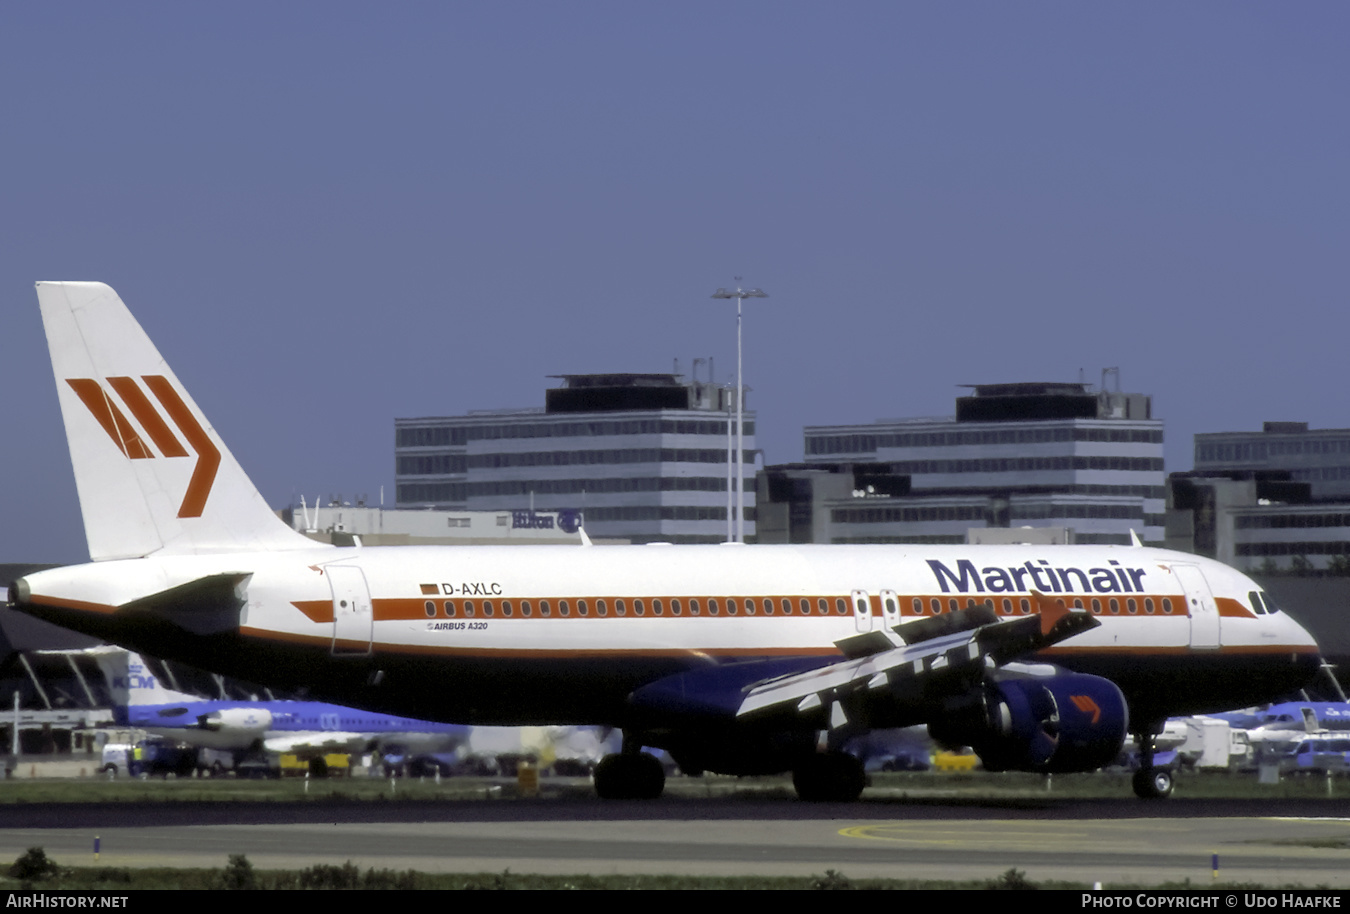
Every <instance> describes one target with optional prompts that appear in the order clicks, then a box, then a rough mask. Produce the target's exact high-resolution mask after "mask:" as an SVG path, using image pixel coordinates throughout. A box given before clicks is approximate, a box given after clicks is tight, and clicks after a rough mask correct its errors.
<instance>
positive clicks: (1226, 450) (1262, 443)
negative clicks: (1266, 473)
mask: <svg viewBox="0 0 1350 914" xmlns="http://www.w3.org/2000/svg"><path fill="white" fill-rule="evenodd" d="M1195 469H1196V471H1197V472H1203V473H1213V472H1226V471H1245V472H1253V471H1257V470H1288V471H1289V474H1290V478H1291V479H1292V480H1293V481H1294V482H1306V483H1308V485H1309V486H1310V487H1311V497H1312V498H1314V499H1328V498H1339V499H1350V428H1325V429H1309V428H1308V423H1306V422H1266V423H1264V424H1263V426H1262V428H1261V431H1259V432H1207V433H1204V434H1200V435H1196V436H1195Z"/></svg>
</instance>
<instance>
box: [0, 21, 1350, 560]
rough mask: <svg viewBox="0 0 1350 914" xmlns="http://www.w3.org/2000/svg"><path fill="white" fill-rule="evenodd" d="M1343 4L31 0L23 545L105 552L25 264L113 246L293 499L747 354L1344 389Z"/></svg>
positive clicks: (811, 417) (1158, 408) (188, 370)
mask: <svg viewBox="0 0 1350 914" xmlns="http://www.w3.org/2000/svg"><path fill="white" fill-rule="evenodd" d="M1347 34H1350V9H1347V8H1346V7H1345V6H1344V5H1340V4H1332V3H1307V4H1299V5H1295V6H1290V5H1286V4H1274V3H1264V4H1257V3H1241V2H1223V3H1217V2H1195V3H1186V4H1174V3H1141V4H1115V5H1109V4H1083V3H1068V2H1065V3H1034V2H1032V3H1016V4H1011V3H1001V2H1000V3H986V2H963V3H899V2H889V3H845V4H828V5H827V4H823V3H793V2H781V0H780V2H763V3H751V2H740V3H737V2H729V3H728V2H718V3H700V2H681V3H678V4H677V3H667V4H656V3H631V2H630V3H617V2H616V3H602V2H572V3H543V2H537V3H526V2H495V3H410V2H403V3H392V4H374V3H360V4H358V3H342V2H325V3H307V2H292V3H285V4H274V3H248V2H242V3H233V4H177V3H163V4H160V3H117V4H107V3H61V4H56V3H49V4H8V5H6V6H5V7H4V8H3V10H0V86H3V89H0V124H3V130H4V144H3V154H2V155H3V163H4V170H3V177H0V308H2V309H3V310H2V311H0V313H2V314H3V315H4V316H5V319H4V323H3V329H0V398H3V400H2V402H3V410H4V411H3V417H4V425H3V428H4V431H3V433H2V437H0V440H3V442H4V448H3V456H2V457H0V461H3V463H0V467H3V469H4V472H3V473H2V474H0V485H2V486H3V487H4V495H3V504H4V517H3V523H0V560H7V561H76V560H80V559H82V558H84V556H85V551H84V541H83V534H82V530H81V527H80V522H79V511H78V503H77V501H76V496H75V488H74V483H73V480H72V478H71V474H70V466H69V460H68V458H67V457H66V452H65V444H64V437H63V435H62V432H61V427H60V421H59V416H58V413H57V405H56V397H55V392H54V385H53V381H52V377H51V373H50V369H49V367H48V363H47V355H46V350H45V343H44V340H43V336H42V329H41V324H40V321H39V318H38V311H37V301H36V296H35V295H34V293H33V288H32V283H33V282H34V281H35V280H38V279H80V280H100V281H104V282H108V283H110V284H111V285H113V287H114V288H116V289H117V290H118V292H119V293H120V294H121V295H122V297H123V299H124V300H125V301H126V302H127V303H128V304H129V305H130V307H131V309H132V311H133V312H134V313H135V314H136V315H137V317H138V318H139V319H140V321H141V323H142V324H143V325H144V326H145V327H146V329H147V330H148V331H149V332H150V334H151V336H152V337H153V338H154V339H155V341H156V342H157V344H158V345H159V347H160V349H161V351H162V352H163V353H164V354H165V356H166V357H167V358H168V360H169V362H170V364H172V365H173V367H174V369H175V371H176V372H177V373H178V375H179V377H180V378H181V379H182V380H183V382H184V383H185V384H186V385H187V387H188V388H189V390H191V392H192V394H193V396H194V397H195V398H196V400H197V402H198V404H199V405H200V406H201V407H202V408H203V409H204V410H205V412H206V414H207V416H208V417H209V418H210V419H211V421H212V423H213V424H214V426H215V427H216V429H217V430H218V431H219V432H221V434H222V435H223V436H224V438H225V440H226V441H227V442H228V444H229V445H230V447H231V449H232V450H233V451H234V453H235V455H236V456H237V457H238V458H239V460H240V462H241V463H242V464H243V465H244V467H245V468H246V469H247V470H248V471H249V473H250V474H251V475H252V476H253V478H254V480H255V482H257V484H258V485H259V487H260V488H261V490H262V492H263V494H264V495H265V496H266V497H267V499H268V500H269V502H271V503H272V504H273V505H274V506H278V507H280V506H282V505H285V504H287V503H289V502H290V501H291V500H292V498H298V496H299V495H300V494H302V493H303V494H305V495H306V496H307V497H309V498H312V497H313V496H315V495H323V496H325V497H326V496H328V495H330V494H336V493H342V494H344V495H346V496H348V497H350V496H353V495H356V494H360V493H368V494H369V495H370V496H371V498H377V497H378V492H379V488H380V486H381V485H383V486H385V490H386V494H387V498H388V499H389V501H390V502H392V483H393V420H394V417H396V416H417V415H450V414H457V413H462V412H465V411H467V410H470V409H480V408H490V407H505V406H535V405H542V403H543V390H544V388H545V387H546V386H547V385H548V384H549V383H551V382H549V381H548V380H547V379H546V376H548V375H552V374H562V373H569V372H570V373H579V372H588V371H666V370H670V367H671V366H672V362H673V360H674V359H676V358H678V359H680V360H681V364H682V366H684V367H685V368H686V369H687V367H688V366H689V363H690V360H692V359H693V358H695V357H707V356H712V357H714V358H715V360H716V365H717V370H718V374H719V375H720V376H722V377H723V378H726V377H729V375H730V373H731V372H732V371H733V370H734V362H735V342H734V340H735V336H734V334H735V322H734V316H733V314H732V310H731V309H729V308H728V307H727V305H726V303H723V302H715V301H713V300H711V299H710V298H709V297H708V296H709V295H710V294H711V292H712V291H713V290H715V289H716V288H717V287H718V286H724V285H730V284H732V283H733V277H734V276H736V275H740V276H743V277H745V281H746V283H747V284H751V285H758V286H762V287H763V288H764V289H765V290H767V291H768V292H769V294H770V295H771V298H769V299H768V300H766V301H762V302H751V303H749V304H748V305H747V323H746V356H745V357H746V375H747V383H748V384H750V385H751V386H752V387H753V388H754V389H753V392H752V394H751V405H752V406H754V407H755V408H757V409H758V411H759V431H760V435H759V438H760V443H761V445H762V446H763V447H764V448H765V451H766V456H767V458H768V460H769V461H770V462H785V461H791V460H799V459H801V447H802V444H801V429H802V426H803V425H814V424H831V423H851V422H870V421H871V420H873V419H877V418H882V417H897V416H918V415H944V414H949V413H951V411H952V407H953V400H954V397H955V396H956V395H958V393H960V390H959V388H958V386H957V385H960V384H967V383H980V382H999V381H1010V380H1070V381H1071V380H1076V379H1077V378H1078V377H1079V371H1080V369H1081V370H1082V371H1083V373H1084V375H1085V377H1086V378H1087V379H1088V380H1090V381H1096V380H1098V379H1099V378H1100V371H1101V369H1102V368H1104V367H1108V366H1119V368H1120V374H1121V378H1122V381H1123V386H1124V387H1125V388H1127V389H1130V390H1136V391H1143V392H1147V393H1151V394H1152V395H1153V397H1154V410H1155V415H1157V416H1159V417H1161V418H1163V419H1165V420H1166V422H1167V426H1166V435H1167V442H1168V443H1167V468H1168V470H1183V469H1188V468H1189V467H1190V465H1191V436H1192V435H1194V434H1195V433H1196V432H1201V431H1225V430H1234V429H1256V428H1259V427H1260V423H1261V422H1262V421H1263V420H1265V419H1293V420H1303V421H1308V422H1310V423H1312V424H1313V425H1314V426H1315V427H1345V426H1350V416H1347V415H1346V406H1345V403H1344V392H1343V391H1344V387H1345V378H1346V376H1347V375H1346V370H1345V348H1346V346H1345V343H1346V336H1347V334H1346V329H1347V318H1346V317H1345V316H1344V312H1345V301H1344V299H1345V293H1346V288H1347V281H1346V279H1347V277H1346V273H1347V265H1350V258H1348V257H1347V256H1346V255H1347V247H1348V245H1347V242H1348V241H1350V224H1348V222H1350V205H1347V204H1350V200H1348V199H1347V197H1348V196H1350V193H1348V192H1347V191H1348V187H1350V183H1348V182H1347V176H1346V170H1347V165H1346V163H1347V161H1350V157H1348V156H1347V152H1348V151H1350V150H1348V148H1347V147H1350V143H1348V142H1347V140H1348V139H1350V124H1348V122H1347V114H1346V112H1347V106H1346V99H1347V98H1350V78H1348V76H1350V73H1348V72H1347V71H1348V70H1350V55H1347V54H1346V53H1345V40H1346V36H1347Z"/></svg>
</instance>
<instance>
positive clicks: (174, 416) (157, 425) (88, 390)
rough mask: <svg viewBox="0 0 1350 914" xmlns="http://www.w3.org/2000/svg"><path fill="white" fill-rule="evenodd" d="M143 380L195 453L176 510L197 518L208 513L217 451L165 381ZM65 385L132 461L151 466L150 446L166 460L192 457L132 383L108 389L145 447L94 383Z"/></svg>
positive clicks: (125, 380)
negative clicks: (138, 426) (185, 486)
mask: <svg viewBox="0 0 1350 914" xmlns="http://www.w3.org/2000/svg"><path fill="white" fill-rule="evenodd" d="M141 380H142V381H143V382H144V383H145V386H146V387H147V388H148V389H149V390H150V393H152V394H154V395H155V399H156V400H158V401H159V404H160V406H161V407H162V408H163V410H164V412H165V413H167V415H168V417H169V421H171V422H172V423H173V424H174V425H176V426H177V427H178V431H179V432H180V433H181V434H182V435H183V437H184V438H186V439H187V443H188V444H189V445H191V446H192V448H194V449H195V450H196V451H197V466H196V467H195V468H194V469H193V471H192V478H191V479H190V480H188V487H187V492H186V493H184V495H183V503H182V504H181V505H180V506H179V508H178V516H179V517H201V516H202V510H203V509H204V508H205V507H206V499H207V498H209V497H210V495H211V487H212V486H213V485H214V484H215V481H216V470H217V469H219V468H220V450H219V449H218V448H217V447H216V446H215V445H214V444H212V443H211V438H210V436H209V435H207V434H206V430H205V429H204V428H202V426H201V423H200V422H198V421H197V418H196V417H195V416H193V415H192V410H190V409H188V406H187V404H186V403H184V402H183V398H182V397H180V396H179V395H178V391H176V390H174V389H173V385H172V384H170V383H169V380H168V379H167V378H165V377H164V376H163V375H143V376H142V377H141ZM66 383H67V384H69V385H70V387H71V389H72V390H74V391H75V395H76V396H77V397H79V398H80V402H81V403H83V404H84V405H85V408H86V409H88V410H89V412H90V413H91V414H92V415H93V417H94V419H95V420H96V421H97V422H98V424H99V425H100V426H101V427H102V428H103V430H104V431H105V432H107V433H108V437H109V438H111V439H112V442H113V444H115V445H116V446H117V449H118V450H119V451H121V452H122V454H123V456H125V457H127V458H128V459H130V460H153V459H155V453H154V451H152V450H151V448H150V444H152V443H153V444H154V446H155V447H156V448H158V449H159V453H160V455H161V456H164V457H188V456H190V455H189V453H188V451H187V448H185V447H184V446H183V445H182V443H181V442H180V441H179V440H178V438H177V437H176V436H175V435H174V433H173V430H172V429H171V428H169V424H168V422H165V421H164V417H163V416H161V415H160V412H159V410H157V409H156V408H155V405H154V404H153V403H151V402H150V398H149V397H147V396H146V395H145V392H144V391H142V390H141V388H140V385H139V384H137V383H136V380H135V379H134V378H129V377H116V378H108V386H109V387H111V388H112V389H113V392H114V393H116V394H117V395H118V396H119V397H121V399H122V404H123V405H124V406H126V408H127V409H128V410H129V411H130V412H131V415H132V416H133V417H135V419H136V421H137V422H138V423H140V426H141V429H142V431H143V432H144V434H145V436H146V437H148V438H149V442H147V441H146V438H145V437H142V434H141V432H139V431H137V430H136V428H135V426H133V425H132V423H131V421H130V420H129V419H127V417H126V414H125V413H123V412H122V410H121V408H120V407H119V406H118V405H117V402H116V401H115V400H114V399H113V398H112V396H111V395H110V394H109V393H108V392H107V391H106V390H104V389H103V385H102V384H100V383H99V382H98V381H95V380H94V379H93V378H67V379H66Z"/></svg>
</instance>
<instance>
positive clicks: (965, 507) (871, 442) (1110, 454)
mask: <svg viewBox="0 0 1350 914" xmlns="http://www.w3.org/2000/svg"><path fill="white" fill-rule="evenodd" d="M805 452H806V454H805V457H806V460H805V464H804V465H803V466H802V467H800V468H798V469H796V470H793V471H791V473H792V475H794V476H795V477H796V478H798V479H806V478H810V477H811V473H810V468H811V467H813V466H814V467H819V468H820V473H827V472H828V473H829V474H832V475H833V476H835V477H839V476H840V473H841V472H843V470H842V468H845V467H849V468H852V469H850V470H848V471H847V472H852V473H853V474H854V475H855V476H857V474H858V472H859V471H864V472H863V475H862V476H857V480H856V481H857V482H858V484H857V485H852V484H851V483H849V482H842V483H841V482H840V481H839V480H838V478H836V479H834V480H833V481H831V482H830V483H829V484H828V485H826V486H825V488H826V489H827V490H829V489H831V487H832V494H830V495H827V496H826V497H823V498H821V497H817V498H816V499H815V503H816V507H815V508H814V509H813V510H816V511H823V512H825V513H826V517H825V518H824V519H817V520H816V521H814V525H815V529H816V532H815V533H814V534H813V535H814V536H815V537H817V538H816V539H815V540H814V541H816V542H834V543H964V542H967V541H984V542H995V541H1003V542H1016V541H1019V540H1018V536H1019V534H1017V533H1016V532H1015V531H1016V530H1018V528H1031V529H1032V531H1034V533H1027V534H1020V535H1021V536H1022V537H1023V539H1026V538H1028V537H1029V538H1030V539H1031V540H1033V541H1036V542H1076V543H1120V544H1125V543H1129V542H1130V533H1131V531H1134V532H1135V533H1136V534H1137V535H1138V536H1139V538H1140V539H1141V540H1143V541H1144V542H1148V543H1161V542H1162V541H1163V537H1164V505H1165V500H1166V485H1165V477H1164V472H1163V423H1162V421H1161V420H1159V419H1154V418H1153V416H1152V399H1151V398H1150V397H1149V396H1147V395H1145V394H1134V393H1121V392H1119V391H1115V392H1112V391H1100V392H1094V391H1092V390H1091V389H1090V388H1089V385H1086V384H1081V383H1078V384H1064V383H1013V384H981V385H976V386H974V387H973V389H972V392H971V394H970V395H969V396H963V397H960V398H958V399H957V401H956V415H955V416H954V417H944V418H920V419H887V420H880V421H877V422H874V423H871V424H868V425H846V426H810V427H807V428H806V429H805ZM773 469H774V468H769V474H766V475H771V474H772V472H773ZM845 475H847V473H845ZM816 478H818V479H822V480H824V477H823V476H821V475H820V474H817V477H816ZM790 488H791V487H790V486H785V485H782V484H780V485H779V487H778V491H779V492H782V493H784V494H787V495H788V497H792V496H791V492H790ZM797 488H798V491H799V496H804V495H805V491H806V487H805V486H803V485H801V484H800V483H799V484H798V485H797ZM765 491H766V492H767V491H768V487H767V486H766V489H765ZM774 501H776V499H774ZM772 512H773V509H772V507H771V505H770V504H766V503H765V500H764V498H763V497H762V498H761V514H762V515H763V516H762V518H761V520H762V521H768V519H769V518H770V516H771V515H772V516H773V517H774V520H775V521H776V522H777V523H776V524H775V527H776V529H775V531H774V541H783V542H785V541H790V540H789V539H787V538H783V537H784V534H783V533H782V527H783V524H784V521H783V519H782V518H781V517H778V516H777V515H774V514H772ZM805 513H806V511H805V510H804V509H803V508H802V507H801V506H800V504H799V505H798V507H797V515H798V524H797V527H798V529H799V530H805V529H806V520H805V517H804V515H805ZM995 528H1007V529H1009V530H1010V531H1013V532H1010V533H1009V534H1006V535H1002V536H1000V535H996V534H995V532H994V531H995ZM979 531H987V532H985V533H981V532H979ZM762 532H763V533H767V532H768V531H767V530H763V531H762ZM787 536H788V537H790V536H791V534H787ZM819 537H824V539H820V538H819ZM760 541H761V542H765V541H767V539H766V537H765V536H763V535H762V536H761V539H760Z"/></svg>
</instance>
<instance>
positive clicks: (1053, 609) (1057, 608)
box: [1031, 590, 1071, 635]
mask: <svg viewBox="0 0 1350 914" xmlns="http://www.w3.org/2000/svg"><path fill="white" fill-rule="evenodd" d="M1031 599H1032V600H1033V601H1034V602H1035V604H1036V610H1037V612H1038V613H1039V614H1040V617H1041V634H1042V635H1048V634H1050V630H1051V629H1052V628H1054V627H1055V623H1056V622H1058V621H1059V620H1060V619H1063V618H1064V617H1065V616H1067V615H1068V614H1069V613H1070V612H1071V610H1070V609H1069V607H1068V606H1066V605H1065V603H1064V601H1063V600H1052V599H1050V598H1049V597H1047V596H1046V595H1045V594H1043V593H1041V592H1040V591H1036V590H1033V591H1032V592H1031Z"/></svg>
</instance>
